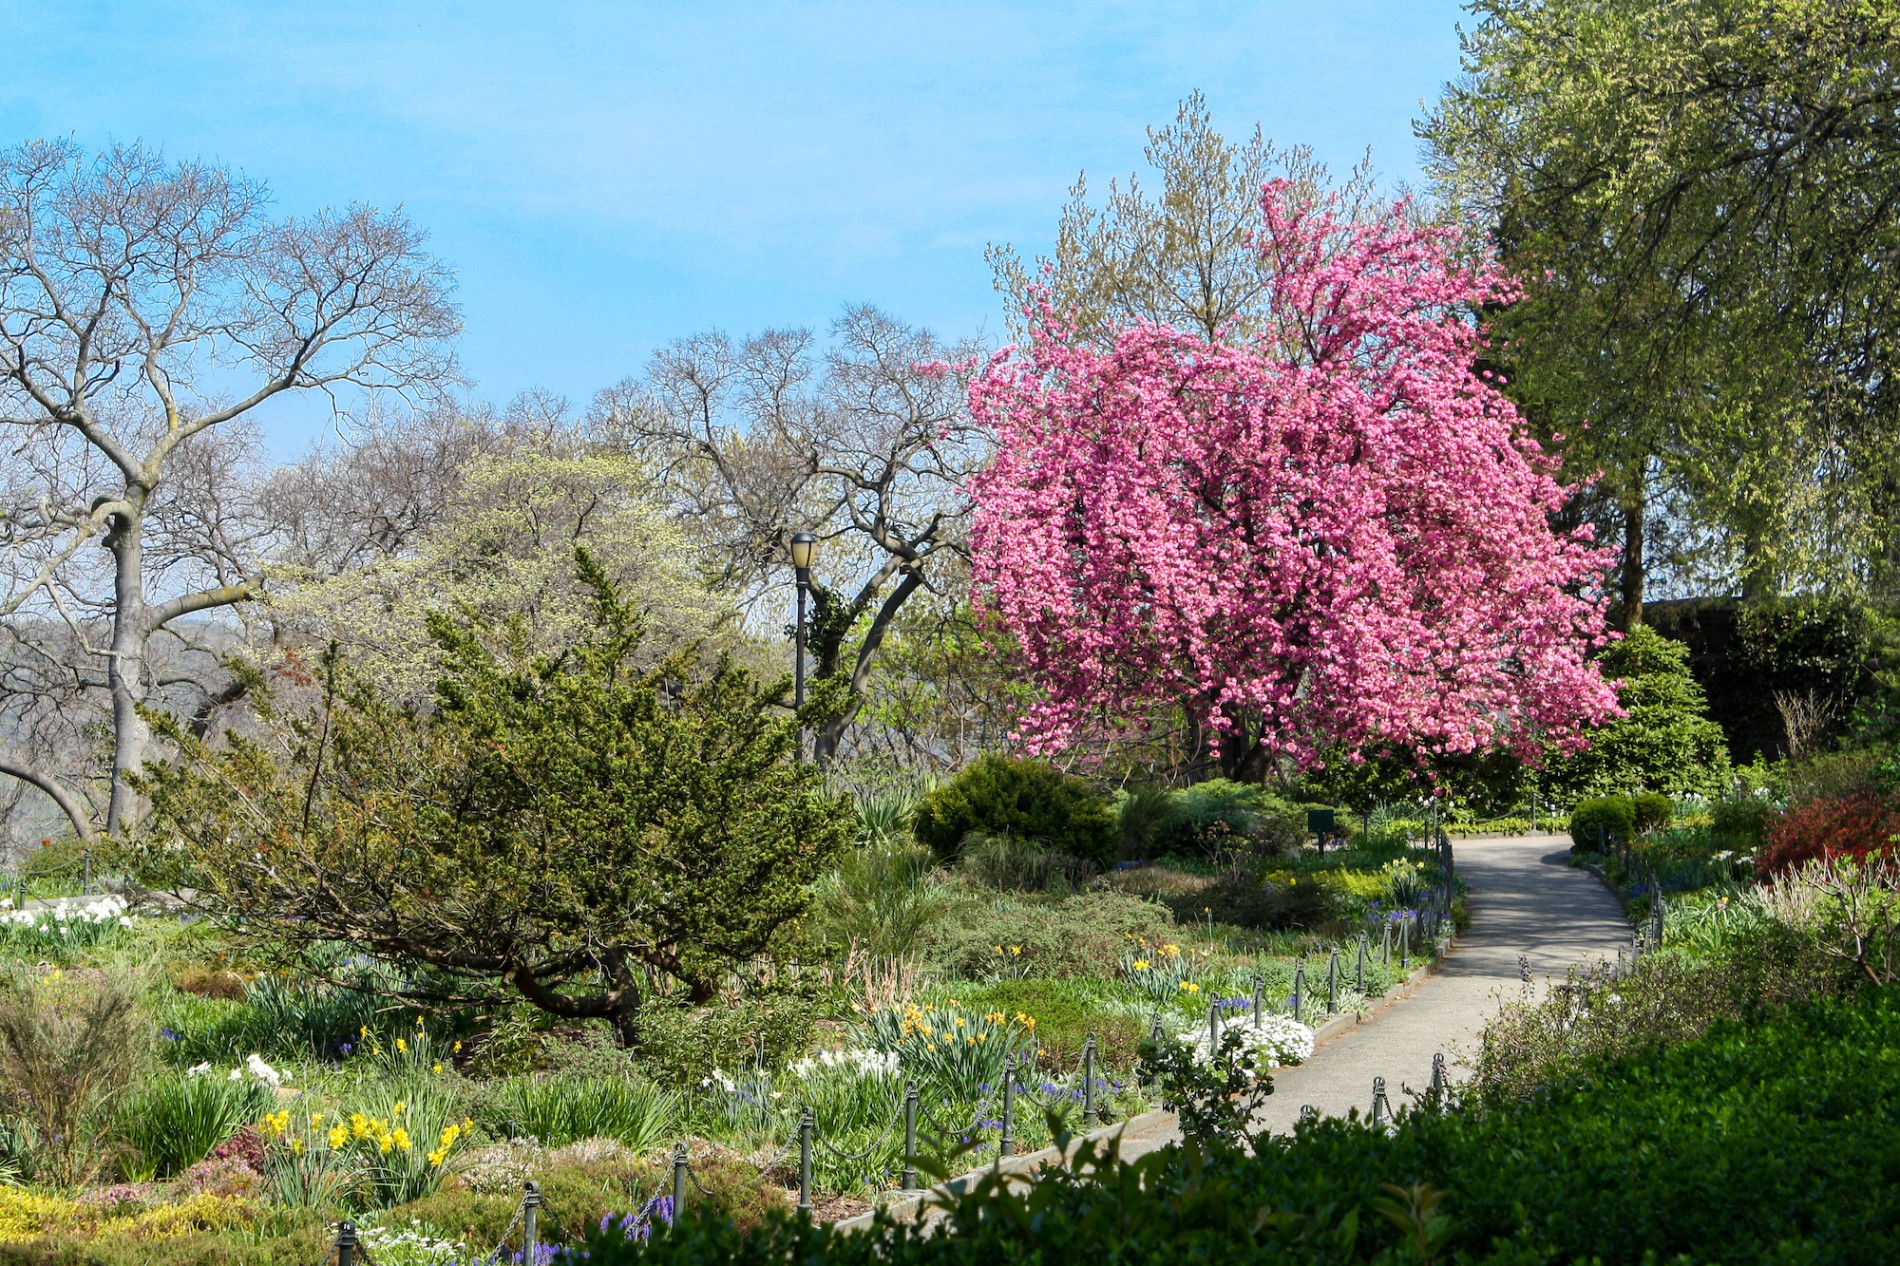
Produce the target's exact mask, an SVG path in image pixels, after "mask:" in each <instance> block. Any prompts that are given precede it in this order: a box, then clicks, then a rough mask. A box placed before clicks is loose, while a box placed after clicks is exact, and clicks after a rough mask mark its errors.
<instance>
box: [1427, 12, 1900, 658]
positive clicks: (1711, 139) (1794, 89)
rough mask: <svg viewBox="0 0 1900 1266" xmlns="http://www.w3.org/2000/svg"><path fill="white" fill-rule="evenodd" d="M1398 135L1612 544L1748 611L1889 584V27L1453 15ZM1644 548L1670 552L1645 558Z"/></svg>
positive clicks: (1874, 18) (1629, 600)
mask: <svg viewBox="0 0 1900 1266" xmlns="http://www.w3.org/2000/svg"><path fill="white" fill-rule="evenodd" d="M1471 8H1472V9H1473V11H1474V12H1475V14H1476V15H1477V19H1478V20H1477V22H1476V23H1475V25H1473V26H1472V27H1471V28H1470V30H1469V31H1468V32H1467V34H1466V35H1465V39H1464V53H1465V57H1464V69H1465V71H1466V74H1465V75H1464V76H1462V77H1460V78H1459V79H1458V80H1457V81H1456V82H1454V83H1453V84H1452V85H1450V86H1449V87H1448V88H1447V89H1446V91H1445V94H1444V96H1443V98H1442V100H1441V101H1440V103H1439V105H1438V107H1437V109H1436V110H1435V111H1434V112H1433V113H1432V114H1431V116H1430V117H1429V118H1427V119H1426V120H1425V121H1424V122H1423V123H1421V125H1420V134H1421V136H1422V138H1423V139H1424V140H1425V142H1426V144H1427V146H1428V149H1429V151H1430V155H1431V159H1430V162H1431V167H1432V171H1433V175H1434V177H1435V179H1436V181H1437V183H1438V188H1439V191H1440V193H1441V194H1442V196H1443V197H1444V198H1445V199H1446V200H1447V201H1448V202H1449V203H1450V204H1451V205H1452V206H1454V207H1455V208H1457V209H1458V210H1460V211H1463V212H1465V213H1468V214H1473V215H1476V216H1477V217H1479V218H1481V219H1483V220H1484V221H1486V222H1487V223H1489V224H1490V225H1491V226H1492V227H1493V231H1494V233H1495V236H1496V240H1497V245H1498V247H1499V249H1500V250H1501V252H1502V254H1503V256H1504V258H1505V259H1506V261H1507V262H1508V263H1509V264H1510V265H1512V266H1513V267H1514V268H1516V269H1518V271H1519V275H1520V276H1522V277H1523V278H1524V279H1525V281H1526V291H1525V295H1524V297H1523V300H1522V301H1521V302H1519V303H1517V304H1514V305H1512V306H1511V307H1510V308H1508V309H1507V310H1505V311H1503V312H1500V313H1498V314H1496V317H1495V319H1494V320H1493V322H1492V328H1493V330H1494V331H1495V332H1496V333H1497V334H1499V335H1502V336H1504V338H1506V339H1508V340H1511V343H1510V346H1509V350H1508V352H1507V353H1506V355H1507V356H1508V359H1509V366H1508V368H1509V372H1510V377H1511V379H1512V383H1513V390H1514V392H1515V393H1516V395H1517V398H1518V399H1519V401H1520V403H1522V404H1523V405H1524V407H1525V409H1526V411H1527V413H1529V414H1530V415H1531V416H1532V417H1534V418H1537V419H1540V420H1541V421H1542V422H1543V424H1544V425H1545V426H1546V428H1547V429H1548V431H1549V432H1550V433H1551V434H1553V435H1555V434H1562V435H1564V436H1565V437H1566V443H1565V449H1564V452H1565V457H1566V461H1567V463H1568V467H1569V472H1570V473H1571V474H1572V475H1573V476H1577V477H1587V476H1591V475H1593V474H1595V473H1596V472H1598V471H1601V472H1602V478H1601V480H1600V481H1599V482H1598V483H1597V484H1596V486H1595V489H1594V491H1593V492H1592V493H1591V494H1590V497H1589V498H1588V499H1587V501H1586V503H1585V504H1584V505H1583V506H1582V507H1580V509H1581V510H1582V511H1583V512H1585V513H1588V514H1590V515H1591V516H1592V517H1595V518H1597V519H1598V520H1599V521H1600V522H1602V523H1603V524H1604V526H1606V527H1607V528H1609V529H1610V531H1611V533H1612V535H1613V536H1614V537H1615V538H1617V539H1619V540H1620V542H1621V546H1622V561H1621V567H1620V590H1621V595H1620V596H1621V607H1622V611H1623V615H1624V619H1625V621H1626V622H1627V623H1629V624H1635V623H1640V622H1641V621H1642V618H1643V615H1642V613H1643V606H1644V603H1645V601H1646V587H1647V584H1648V578H1649V576H1650V573H1651V572H1653V571H1659V570H1665V569H1673V570H1674V573H1675V575H1676V577H1677V578H1678V579H1680V580H1683V581H1686V582H1687V583H1691V584H1697V585H1699V586H1703V587H1711V588H1719V589H1730V588H1738V589H1740V590H1742V591H1743V592H1745V593H1747V594H1748V595H1750V596H1766V595H1771V594H1774V593H1777V592H1791V591H1797V590H1801V589H1807V588H1813V587H1814V586H1816V585H1823V586H1831V587H1847V588H1850V589H1856V588H1860V587H1863V586H1865V585H1867V584H1868V583H1870V582H1878V581H1879V579H1880V577H1881V574H1882V573H1883V572H1884V571H1886V570H1888V569H1889V567H1890V558H1891V555H1892V551H1893V549H1894V535H1893V532H1892V523H1893V509H1894V498H1895V494H1896V491H1897V490H1900V481H1896V478H1895V471H1896V461H1895V457H1896V450H1895V444H1894V435H1895V434H1896V429H1895V427H1894V421H1895V417H1896V409H1897V408H1900V396H1896V395H1895V393H1894V392H1893V390H1892V385H1891V384H1892V382H1893V381H1894V375H1893V368H1894V366H1893V355H1894V353H1893V349H1892V340H1891V339H1890V338H1888V337H1887V333H1888V332H1889V331H1891V330H1892V329H1893V328H1894V325H1895V322H1896V319H1897V318H1900V284H1896V274H1895V271H1894V269H1893V267H1892V262H1891V261H1892V259H1893V258H1894V254H1895V251H1896V250H1897V249H1900V217H1896V216H1895V215H1894V213H1893V208H1894V207H1895V205H1896V202H1897V201H1900V129H1896V128H1895V126H1894V107H1895V102H1896V101H1897V100H1900V59H1896V57H1895V53H1896V51H1897V50H1900V11H1897V10H1896V9H1895V8H1894V6H1893V5H1891V4H1886V3H1839V2H1838V0H1631V2H1628V3H1618V4H1606V3H1603V0H1476V2H1475V3H1474V4H1473V5H1472V6H1471ZM1665 529H1670V535H1669V536H1668V537H1667V538H1665V536H1664V531H1665Z"/></svg>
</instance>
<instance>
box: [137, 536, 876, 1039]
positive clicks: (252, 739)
mask: <svg viewBox="0 0 1900 1266" xmlns="http://www.w3.org/2000/svg"><path fill="white" fill-rule="evenodd" d="M577 557H578V560H579V574H580V581H581V588H582V589H583V590H584V591H585V592H586V593H587V594H588V595H589V596H590V597H591V603H592V620H591V622H590V627H589V628H588V629H587V630H585V631H584V633H583V634H582V635H581V636H579V637H578V638H577V639H576V640H575V641H573V642H572V643H571V644H570V645H568V646H565V647H562V648H560V649H558V650H554V651H549V652H546V653H541V654H526V653H525V644H526V643H527V642H528V640H529V632H528V630H527V629H526V627H525V621H523V620H521V619H520V618H514V619H510V620H505V621H499V622H496V621H484V620H480V619H476V618H473V617H463V618H461V619H457V618H453V617H450V616H448V615H445V614H442V613H439V612H438V613H435V614H432V615H431V616H430V617H429V628H430V631H431V633H432V634H433V636H434V638H435V640H436V642H437V644H438V645H439V647H440V648H441V651H442V678H441V680H440V682H439V684H438V686H437V689H436V697H435V706H434V707H433V708H431V709H427V710H424V709H419V708H415V707H411V706H406V705H403V704H399V703H394V702H391V701H390V700H389V699H388V698H386V697H384V696H382V695H379V694H378V693H377V692H375V691H374V690H372V689H369V688H367V687H364V686H363V685H361V684H360V682H358V683H353V682H352V681H351V679H350V677H349V675H348V674H347V673H346V671H345V669H344V667H343V664H342V662H341V659H340V657H339V656H334V655H333V656H330V657H328V659H327V660H326V662H325V663H324V665H323V667H322V671H321V673H320V675H319V679H318V680H316V681H313V682H312V683H311V693H313V694H314V695H315V699H314V701H312V702H310V703H309V704H308V705H307V706H305V707H302V708H299V709H296V710H295V711H292V710H289V709H285V710H284V711H283V712H281V713H280V712H277V711H273V710H271V709H270V708H268V706H267V707H266V709H265V711H264V714H263V715H262V716H261V717H260V720H259V725H258V726H257V727H256V732H253V733H244V734H239V733H232V734H229V735H227V737H226V739H225V741H224V742H223V743H222V744H218V745H213V744H211V743H208V742H205V741H202V740H200V739H197V738H195V737H193V736H192V734H191V733H190V732H189V731H188V730H186V729H184V728H182V727H181V726H179V725H176V724H173V723H170V722H167V721H165V720H164V719H162V718H154V720H155V723H156V724H158V725H159V726H160V727H161V730H162V732H163V734H164V737H165V738H166V739H168V740H169V741H170V742H171V743H172V744H173V745H174V746H175V748H176V751H177V756H176V758H175V759H174V760H172V761H169V762H164V763H156V762H154V763H148V764H147V766H146V768H145V772H144V774H143V776H142V778H141V779H140V785H141V787H142V789H143V790H144V792H145V793H146V794H147V795H149V796H150V798H151V803H152V818H151V825H150V828H149V829H148V830H147V831H146V832H145V833H144V834H143V835H142V836H141V837H140V838H139V839H138V840H137V841H135V842H134V843H133V845H131V846H130V848H129V849H128V853H129V856H128V858H127V861H128V862H129V863H130V864H131V866H132V867H133V869H134V871H135V872H136V873H138V874H139V875H140V876H141V877H142V878H143V879H144V880H145V881H146V882H148V883H151V884H153V885H154V886H157V887H161V888H164V889H167V890H170V891H173V892H175V893H177V894H178V896H179V899H180V900H181V901H183V902H184V903H185V904H186V905H187V906H188V907H189V908H192V909H196V910H200V911H203V912H204V913H206V914H209V915H212V916H214V917H215V918H217V919H218V920H220V921H221V922H222V923H224V924H226V925H227V926H229V927H230V928H231V929H232V930H233V933H234V935H236V936H238V937H239V938H240V939H241V940H243V941H245V942H247V943H249V944H251V945H254V946H255V947H256V948H257V949H258V950H259V951H260V952H265V953H270V954H273V955H275V956H278V957H280V958H282V959H284V960H286V961H287V962H288V963H290V964H295V965H302V966H305V967H307V968H309V967H312V966H313V963H314V961H315V960H317V959H319V957H320V956H319V955H315V954H312V953H311V951H313V950H314V949H316V948H317V947H319V946H321V945H322V944H324V943H325V942H336V941H342V942H346V943H349V944H353V945H357V946H361V947H363V948H364V949H366V950H368V951H370V952H371V953H374V954H377V955H380V956H383V957H386V958H389V959H393V960H398V961H401V962H404V963H407V964H413V965H418V966H421V967H424V968H427V969H429V972H428V973H427V974H428V975H430V976H432V977H433V978H435V979H439V980H445V981H448V982H450V983H452V984H453V985H454V986H455V987H456V988H457V989H459V990H462V991H464V993H463V996H466V992H465V991H466V990H468V989H469V988H471V987H473V988H474V989H475V990H476V991H477V993H478V994H479V995H480V996H482V997H485V998H488V999H490V1000H492V1001H493V1002H496V1003H499V1002H500V1001H502V1000H503V999H504V998H505V997H506V996H507V995H508V994H509V993H510V992H511V991H512V992H515V993H518V994H519V995H520V996H521V997H523V998H526V999H527V1000H528V1001H529V1002H530V1003H532V1004H533V1005H535V1006H537V1007H539V1008H541V1009H542V1010H544V1011H547V1012H549V1013H551V1014H554V1015H557V1016H561V1017H563V1018H567V1019H581V1018H586V1017H600V1018H604V1019H607V1020H609V1021H611V1022H612V1023H613V1024H614V1025H615V1027H616V1028H617V1029H618V1030H619V1032H620V1035H621V1037H622V1040H623V1041H624V1042H626V1044H628V1045H629V1046H637V1045H638V1043H639V1025H638V1014H639V1010H640V1005H641V1002H642V1000H643V999H642V994H643V992H644V991H645V989H646V982H647V980H648V978H649V974H651V975H652V976H654V977H657V978H658V979H660V980H662V981H671V982H675V983H676V984H677V985H678V986H680V987H681V988H682V989H683V991H684V992H685V993H686V995H687V996H688V997H689V998H690V999H691V1000H692V1001H694V1002H705V1001H707V1000H709V999H711V998H712V997H713V996H714V995H715V993H716V992H717V989H718V987H719V984H720V982H721V980H722V979H723V978H724V976H725V974H726V972H727V971H728V970H729V969H730V968H731V967H732V966H733V965H734V964H736V963H739V962H742V961H745V960H748V959H750V958H751V957H753V956H754V955H757V954H760V953H765V952H771V951H773V950H774V949H775V948H776V947H778V946H780V945H782V944H783V943H784V938H785V934H786V933H787V931H788V929H789V927H790V925H792V924H793V922H794V920H796V919H798V918H799V916H800V915H802V914H803V913H804V912H805V909H806V907H807V905H808V903H809V901H810V892H811V886H812V884H813V882H814V881H815V880H816V879H817V878H818V877H819V876H820V875H821V874H823V873H824V872H825V871H826V870H827V869H829V868H830V866H831V865H832V864H833V862H834V860H835V858H836V857H837V855H838V853H839V852H840V850H841V849H842V848H843V847H844V845H845V844H846V843H847V842H848V841H849V839H850V838H851V833H852V830H853V825H854V820H853V813H852V810H851V808H850V806H849V804H848V802H847V801H845V800H841V799H838V798H835V797H832V796H830V795H828V794H827V793H826V792H825V791H824V790H823V788H822V786H821V782H820V779H819V776H818V774H817V772H816V771H815V770H814V769H812V768H811V767H810V766H807V765H804V764H801V763H799V762H798V761H796V760H795V759H794V756H793V744H794V735H795V733H796V729H797V726H798V725H800V724H804V725H811V724H813V723H814V722H817V721H821V720H823V719H824V718H825V717H826V716H827V715H829V710H833V709H835V708H836V707H837V705H838V699H837V697H836V696H837V692H836V691H835V690H828V691H821V692H819V695H818V698H817V699H816V701H815V702H814V703H813V704H812V705H810V706H809V707H808V708H807V710H806V712H805V714H804V715H803V716H801V717H794V716H792V715H790V714H789V713H788V712H787V711H786V709H785V707H784V705H785V696H786V694H787V693H788V689H787V687H788V683H786V682H784V681H779V682H775V683H770V684H762V683H761V682H759V681H758V680H756V679H755V678H754V677H753V676H752V675H751V674H750V673H748V672H746V671H745V670H743V669H741V668H739V667H737V666H735V665H734V664H732V663H731V662H730V661H729V660H720V661H719V662H717V663H716V664H715V665H713V666H712V667H710V668H709V669H705V670H701V669H700V668H699V667H698V666H697V657H696V656H695V655H694V654H693V652H692V651H691V650H690V649H689V650H686V651H681V652H678V653H676V654H674V655H671V656H669V657H667V658H665V659H664V660H662V661H661V662H660V663H659V664H658V665H656V666H642V661H641V657H640V655H639V650H640V645H641V642H642V640H643V639H644V637H645V635H646V629H645V623H644V620H643V619H642V616H641V614H640V613H639V611H638V610H637V609H636V608H635V606H634V605H633V604H632V603H630V602H627V601H625V600H623V599H622V598H621V597H620V595H619V593H618V591H617V590H616V588H615V586H614V584H613V583H612V581H611V580H610V579H609V578H608V576H607V575H606V573H605V572H604V571H603V570H602V569H601V567H600V566H599V565H598V564H597V563H595V562H594V561H593V560H592V559H591V558H590V557H589V556H587V555H586V554H585V553H584V552H581V553H578V554H577Z"/></svg>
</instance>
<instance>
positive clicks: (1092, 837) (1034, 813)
mask: <svg viewBox="0 0 1900 1266" xmlns="http://www.w3.org/2000/svg"><path fill="white" fill-rule="evenodd" d="M915 832H916V835H917V838H918V840H919V841H920V842H922V843H924V844H928V845H929V846H930V847H931V849H932V850H934V851H935V852H936V854H937V856H938V857H940V858H943V859H944V860H945V861H950V860H953V859H955V857H956V856H957V853H958V851H959V850H960V849H961V848H962V847H963V841H964V838H965V837H966V836H969V835H971V834H976V833H981V834H986V835H1008V836H1013V837H1015V838H1017V839H1022V840H1028V841H1031V842H1033V843H1036V844H1040V845H1043V846H1044V847H1046V848H1048V849H1049V850H1050V851H1051V852H1055V853H1066V854H1068V855H1069V856H1071V857H1078V858H1081V859H1082V860H1084V861H1086V862H1090V863H1093V864H1094V865H1095V866H1097V867H1100V868H1103V869H1106V868H1107V867H1109V866H1111V865H1113V864H1114V861H1115V854H1116V851H1117V845H1118V836H1119V831H1118V829H1117V824H1116V821H1115V818H1114V815H1113V814H1112V813H1110V811H1109V806H1108V802H1107V801H1106V800H1105V799H1104V798H1103V797H1102V796H1100V795H1098V794H1097V793H1096V791H1095V789H1094V788H1093V787H1091V786H1089V784H1088V783H1087V782H1085V781H1084V780H1082V779H1080V778H1077V777H1074V776H1073V775H1070V774H1065V773H1063V772H1062V771H1061V770H1059V769H1057V768H1055V767H1054V766H1053V765H1051V764H1049V763H1048V762H1047V761H1041V760H1025V759H1019V758H1015V757H1010V756H1002V755H999V754H997V753H994V752H992V753H990V754H988V755H985V756H982V757H980V758H979V759H978V760H977V761H976V762H975V763H974V764H971V765H970V766H968V767H967V768H965V769H964V770H963V771H962V772H961V773H959V774H958V775H957V776H956V777H955V778H952V779H951V780H950V781H949V782H947V783H945V784H944V785H943V786H941V787H938V788H937V789H936V790H934V791H932V792H930V793H929V794H928V795H926V796H925V797H924V798H923V800H922V801H921V802H920V803H919V804H918V806H917V820H916V825H915Z"/></svg>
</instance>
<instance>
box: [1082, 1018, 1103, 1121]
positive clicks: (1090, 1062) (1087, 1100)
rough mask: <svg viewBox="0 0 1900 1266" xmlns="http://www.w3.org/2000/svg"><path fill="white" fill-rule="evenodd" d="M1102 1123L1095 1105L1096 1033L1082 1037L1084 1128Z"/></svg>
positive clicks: (1100, 1115)
mask: <svg viewBox="0 0 1900 1266" xmlns="http://www.w3.org/2000/svg"><path fill="white" fill-rule="evenodd" d="M1101 1123H1102V1114H1101V1113H1100V1112H1099V1111H1097V1110H1096V1107H1095V1035H1094V1034H1093V1033H1091V1034H1089V1035H1088V1036H1087V1037H1085V1038H1083V1039H1082V1128H1083V1129H1085V1130H1092V1129H1094V1128H1095V1127H1096V1126H1098V1125H1100V1124H1101Z"/></svg>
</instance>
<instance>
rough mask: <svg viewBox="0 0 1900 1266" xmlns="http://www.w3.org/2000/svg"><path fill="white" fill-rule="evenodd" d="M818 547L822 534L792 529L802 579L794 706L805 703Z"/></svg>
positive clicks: (801, 745) (801, 751) (801, 754)
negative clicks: (808, 611)
mask: <svg viewBox="0 0 1900 1266" xmlns="http://www.w3.org/2000/svg"><path fill="white" fill-rule="evenodd" d="M817 550H818V538H817V537H815V536H813V535H812V534H811V533H810V532H794V533H792V575H793V576H794V577H795V578H796V579H797V581H798V624H797V626H796V630H797V631H796V632H795V634H794V635H793V639H792V640H793V641H794V642H795V643H796V644H797V646H798V657H797V661H796V663H797V668H796V669H795V670H794V672H793V676H792V706H793V707H795V708H803V707H804V706H805V595H806V593H807V592H808V591H809V590H810V589H811V559H812V555H813V554H814V553H816V552H817ZM798 759H800V760H804V759H805V728H804V726H802V725H801V726H800V727H799V729H798Z"/></svg>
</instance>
